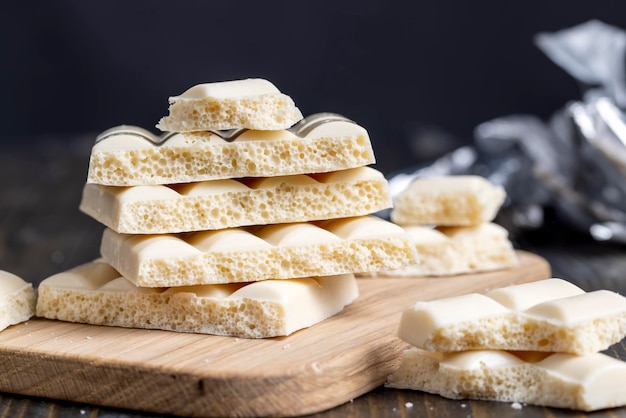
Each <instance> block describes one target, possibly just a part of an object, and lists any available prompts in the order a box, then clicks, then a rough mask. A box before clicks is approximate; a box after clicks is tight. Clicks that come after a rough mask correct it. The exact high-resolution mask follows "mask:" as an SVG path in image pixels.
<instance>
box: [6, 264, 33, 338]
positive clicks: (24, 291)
mask: <svg viewBox="0 0 626 418" xmlns="http://www.w3.org/2000/svg"><path fill="white" fill-rule="evenodd" d="M35 299H36V296H35V290H34V289H33V286H32V284H30V283H28V282H26V281H24V280H23V279H22V278H21V277H18V276H16V275H15V274H13V273H9V272H6V271H2V270H0V331H2V330H3V329H5V328H7V327H9V326H11V325H15V324H19V323H20V322H24V321H28V320H29V319H30V318H31V317H32V316H33V315H35Z"/></svg>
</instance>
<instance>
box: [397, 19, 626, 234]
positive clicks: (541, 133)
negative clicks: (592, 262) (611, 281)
mask: <svg viewBox="0 0 626 418" xmlns="http://www.w3.org/2000/svg"><path fill="white" fill-rule="evenodd" d="M535 43H536V45H537V46H538V47H539V48H540V49H541V50H542V51H543V52H544V53H545V54H546V55H547V56H548V57H549V58H550V59H552V61H553V62H554V63H556V64H557V65H559V66H560V67H562V68H563V69H564V70H565V71H566V72H567V73H569V75H570V76H572V77H574V78H575V79H576V80H578V81H579V82H580V83H581V84H582V85H583V86H584V92H583V94H582V97H581V98H580V100H578V101H575V102H571V103H566V104H565V105H564V106H563V107H562V108H561V109H559V110H558V111H556V112H555V113H554V115H553V116H552V117H551V118H550V120H548V121H544V120H541V119H540V118H538V117H535V116H532V115H510V116H505V117H501V118H497V119H495V120H491V121H487V122H484V123H481V124H480V125H478V126H477V127H476V129H475V131H474V138H473V143H472V144H471V145H467V146H463V147H460V148H458V149H456V150H454V151H452V152H450V153H448V154H446V155H444V156H442V157H441V158H439V159H437V160H435V161H433V162H430V163H427V164H423V165H421V166H418V167H410V168H408V169H406V170H403V171H402V172H399V173H396V174H395V175H393V176H391V177H390V179H389V184H390V187H391V192H392V195H393V196H396V195H397V194H399V193H400V192H401V191H402V190H403V189H404V188H405V187H406V186H407V185H408V184H409V183H410V182H411V181H412V180H413V179H415V178H416V177H422V176H432V175H454V174H477V175H482V176H484V177H486V178H488V179H489V180H490V181H492V182H493V183H495V184H499V185H502V186H503V187H505V189H506V190H507V195H508V197H507V200H506V202H505V204H504V206H503V210H506V212H507V214H508V215H509V218H510V220H511V222H512V223H513V224H514V225H515V226H516V227H518V228H522V229H537V228H541V227H542V226H544V218H545V217H544V214H545V210H546V209H547V208H550V209H551V210H554V211H555V213H557V214H558V218H559V220H560V221H563V222H564V223H565V224H566V225H568V226H571V227H573V228H576V229H578V230H580V231H584V232H585V233H588V234H589V235H590V236H591V237H593V238H594V239H596V240H599V241H614V242H621V243H626V116H625V114H624V109H626V70H625V63H626V33H625V32H624V31H622V30H621V29H618V28H615V27H613V26H609V25H606V24H604V23H602V22H599V21H595V20H594V21H590V22H587V23H584V24H582V25H579V26H576V27H573V28H570V29H565V30H562V31H559V32H556V33H541V34H538V35H537V36H536V37H535Z"/></svg>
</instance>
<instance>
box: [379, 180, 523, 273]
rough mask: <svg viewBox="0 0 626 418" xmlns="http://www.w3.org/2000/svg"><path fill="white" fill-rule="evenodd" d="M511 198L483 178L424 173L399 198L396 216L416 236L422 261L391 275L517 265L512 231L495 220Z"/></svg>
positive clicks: (490, 268) (495, 268)
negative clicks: (501, 208)
mask: <svg viewBox="0 0 626 418" xmlns="http://www.w3.org/2000/svg"><path fill="white" fill-rule="evenodd" d="M505 197H506V194H505V191H504V189H503V188H502V187H500V186H495V185H493V184H492V183H490V182H489V181H488V180H487V179H485V178H483V177H480V176H472V175H466V176H444V177H423V178H417V179H416V180H414V181H413V182H412V183H411V184H410V185H409V186H408V187H407V188H406V189H405V190H404V191H403V192H402V193H400V194H399V195H398V196H397V197H396V199H395V201H394V208H393V210H392V211H391V220H392V221H393V222H395V223H396V224H398V225H400V226H402V227H403V228H404V229H405V230H406V231H407V233H408V234H409V235H410V236H411V238H412V240H413V242H414V245H415V248H416V250H417V252H418V254H420V259H419V262H418V263H417V264H413V265H410V266H406V267H403V268H400V269H397V270H393V271H389V272H385V275H387V276H446V275H455V274H465V273H476V272H481V271H489V270H498V269H504V268H508V267H514V266H516V265H517V264H518V260H517V257H516V255H515V251H514V250H513V246H512V244H511V242H510V241H509V237H508V232H507V231H506V230H505V229H504V228H502V227H501V226H499V225H497V224H495V223H493V222H492V221H493V219H494V218H495V216H496V214H497V213H498V210H499V209H500V207H501V205H502V203H503V202H504V199H505Z"/></svg>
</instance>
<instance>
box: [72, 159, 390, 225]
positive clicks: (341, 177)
mask: <svg viewBox="0 0 626 418" xmlns="http://www.w3.org/2000/svg"><path fill="white" fill-rule="evenodd" d="M388 207H391V197H390V194H389V189H388V186H387V181H386V180H385V178H384V177H383V175H382V174H381V173H380V172H379V171H376V170H374V169H373V168H370V167H358V168H353V169H349V170H343V171H336V172H331V173H325V174H311V175H306V174H299V175H293V176H281V177H267V178H246V179H238V180H235V179H225V180H210V181H203V182H198V183H187V184H179V185H176V186H169V187H168V186H165V185H153V186H133V187H112V186H101V185H97V184H86V185H85V187H84V189H83V197H82V201H81V203H80V209H81V210H82V211H83V212H84V213H86V214H88V215H90V216H91V217H93V218H94V219H96V220H97V221H99V222H100V223H102V224H104V225H106V226H108V227H109V228H111V229H113V230H115V231H116V232H120V233H127V234H161V233H173V232H188V231H201V230H207V229H222V228H230V227H239V226H245V225H266V224H273V223H282V222H305V221H311V220H318V219H333V218H340V217H349V216H360V215H366V214H369V213H374V212H377V211H379V210H382V209H385V208H388Z"/></svg>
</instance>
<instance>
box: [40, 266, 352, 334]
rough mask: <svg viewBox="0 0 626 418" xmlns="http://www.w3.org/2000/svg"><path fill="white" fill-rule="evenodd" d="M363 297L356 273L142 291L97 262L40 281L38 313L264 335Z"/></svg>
mask: <svg viewBox="0 0 626 418" xmlns="http://www.w3.org/2000/svg"><path fill="white" fill-rule="evenodd" d="M357 296H358V288H357V283H356V280H355V278H354V276H353V275H351V274H347V275H340V276H327V277H318V278H302V279H293V280H266V281H262V282H254V283H240V284H222V285H203V286H184V287H174V288H169V289H168V288H141V287H136V286H135V285H134V284H132V283H131V282H129V281H128V280H126V279H125V278H123V277H121V276H120V274H119V273H118V272H117V271H115V269H113V268H112V267H111V266H110V265H108V264H106V263H105V262H103V261H99V260H96V261H93V262H91V263H87V264H84V265H82V266H78V267H76V268H74V269H72V270H69V271H66V272H63V273H59V274H56V275H54V276H51V277H49V278H47V279H45V280H44V281H42V282H41V284H40V285H39V298H38V301H37V315H38V316H41V317H44V318H48V319H58V320H61V321H69V322H80V323H87V324H95V325H109V326H120V327H128V328H146V329H162V330H170V331H178V332H195V333H203V334H215V335H229V336H237V337H245V338H266V337H275V336H284V335H289V334H291V333H293V332H295V331H297V330H299V329H302V328H306V327H309V326H311V325H314V324H316V323H318V322H320V321H322V320H324V319H326V318H328V317H330V316H333V315H335V314H337V313H338V312H340V311H341V310H342V309H343V308H344V307H345V306H346V305H348V304H350V303H351V302H352V301H353V300H354V299H356V297H357Z"/></svg>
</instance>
